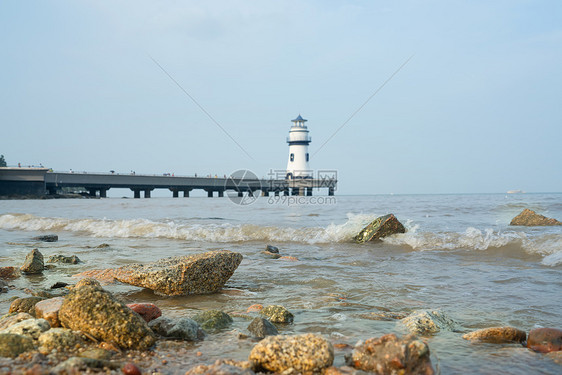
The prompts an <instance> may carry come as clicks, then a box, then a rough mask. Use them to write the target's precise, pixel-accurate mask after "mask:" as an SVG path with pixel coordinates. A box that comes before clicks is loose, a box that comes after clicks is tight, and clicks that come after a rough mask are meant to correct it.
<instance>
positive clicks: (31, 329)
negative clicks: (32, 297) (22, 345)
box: [0, 319, 51, 340]
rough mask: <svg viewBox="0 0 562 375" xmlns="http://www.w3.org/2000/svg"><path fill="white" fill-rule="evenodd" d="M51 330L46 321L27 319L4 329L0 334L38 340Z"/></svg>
mask: <svg viewBox="0 0 562 375" xmlns="http://www.w3.org/2000/svg"><path fill="white" fill-rule="evenodd" d="M50 328H51V326H50V325H49V322H47V321H46V320H45V319H26V320H22V321H21V322H19V323H16V324H13V325H11V326H9V327H8V328H5V329H3V330H2V331H0V333H12V334H16V335H22V336H28V337H29V338H31V339H33V340H37V339H38V338H39V336H40V335H41V334H42V333H43V332H45V331H48V330H49V329H50Z"/></svg>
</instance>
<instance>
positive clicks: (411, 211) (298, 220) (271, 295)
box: [0, 194, 562, 374]
mask: <svg viewBox="0 0 562 375" xmlns="http://www.w3.org/2000/svg"><path fill="white" fill-rule="evenodd" d="M330 198H331V197H330ZM330 198H329V197H313V199H312V200H310V198H300V201H299V202H296V201H292V200H291V201H289V200H287V198H284V197H280V198H275V197H270V198H267V197H261V198H259V199H258V200H257V201H256V202H255V203H254V204H252V205H244V206H241V205H235V204H233V203H232V202H230V201H229V200H228V198H213V199H211V198H175V199H173V198H151V199H118V198H108V199H84V200H82V199H79V200H24V201H0V241H1V242H0V243H1V246H0V261H1V265H2V266H6V265H20V264H21V263H22V262H23V259H24V257H25V255H26V254H27V252H29V250H30V249H32V248H34V247H37V248H39V249H40V250H41V252H42V253H43V254H44V255H45V256H46V257H48V256H49V255H52V254H59V253H60V254H64V255H72V254H76V255H77V256H78V257H79V258H80V259H82V260H83V261H84V263H81V264H78V265H58V266H57V268H56V269H55V270H51V271H48V272H45V273H44V274H43V275H42V276H35V277H25V276H24V277H22V278H20V279H17V280H15V281H14V282H13V284H14V285H15V286H16V287H18V288H25V287H30V284H31V286H32V287H34V288H48V287H49V286H50V285H52V284H54V282H56V281H66V282H69V283H74V282H75V281H76V280H75V279H73V278H72V277H71V275H73V274H76V273H78V272H82V271H85V270H88V269H92V268H106V267H116V266H120V265H123V264H127V263H131V262H148V261H152V260H156V259H159V258H163V257H168V256H174V255H183V254H193V253H198V252H202V251H207V250H215V249H229V250H232V251H237V252H240V253H242V254H243V255H244V260H243V261H242V263H241V265H240V267H239V268H238V269H237V271H236V272H235V273H234V275H233V277H232V278H231V279H230V280H229V282H228V283H227V288H225V289H224V290H223V291H222V292H221V293H218V294H214V295H208V296H187V297H162V296H158V295H155V294H153V293H152V292H150V291H147V290H143V289H140V288H135V287H129V286H125V285H108V286H107V289H108V290H111V291H113V292H115V293H117V294H118V295H119V297H120V298H122V299H123V300H125V301H127V302H153V303H156V304H157V305H158V306H159V307H160V308H161V309H162V310H163V312H164V314H165V315H168V316H182V315H191V314H194V313H195V312H196V311H197V310H201V309H209V308H218V309H222V310H225V311H228V312H245V311H246V309H247V308H248V306H250V305H252V304H255V303H260V304H263V305H268V304H282V305H284V306H285V307H287V308H288V309H289V310H291V311H292V312H293V313H294V314H295V323H294V324H293V325H289V326H285V327H282V328H281V332H282V333H287V334H293V333H305V332H317V333H322V334H324V335H326V336H327V337H330V338H331V339H332V341H333V342H334V343H347V344H351V345H353V344H355V343H356V342H357V341H358V340H360V339H365V338H369V337H373V336H380V335H382V334H385V333H390V332H395V333H399V334H403V333H405V332H406V331H405V329H404V328H403V327H402V326H401V325H400V323H398V322H397V321H375V320H368V319H365V318H364V317H363V315H364V314H367V313H369V312H380V311H393V312H409V311H413V310H417V309H441V310H443V311H444V312H445V313H446V314H447V315H449V316H450V317H451V318H452V319H454V320H455V321H457V322H458V323H459V325H460V328H459V331H458V332H440V333H438V334H436V335H433V336H428V337H426V338H425V339H426V340H427V342H428V344H429V347H430V349H431V352H432V361H433V363H434V365H435V366H436V367H438V368H439V369H440V370H441V372H442V373H443V374H455V373H472V374H493V373H510V374H529V373H537V374H554V373H560V371H561V370H562V368H561V366H560V365H558V364H555V363H554V362H552V361H551V360H550V359H548V358H547V357H545V356H544V355H540V354H536V353H533V352H530V351H528V350H527V349H524V348H522V347H521V346H519V345H491V344H474V343H469V342H466V341H465V340H463V339H462V338H461V336H462V334H463V332H468V331H470V330H473V329H478V328H484V327H490V326H500V325H511V326H515V327H518V328H520V329H523V330H526V331H529V330H530V329H532V328H536V327H557V328H561V327H562V311H561V310H560V306H562V293H561V292H560V290H562V277H561V276H562V227H540V228H523V227H510V226H509V225H508V224H509V222H510V220H511V219H512V218H513V217H514V216H516V215H517V214H518V213H519V212H521V211H522V210H523V208H531V209H533V210H535V211H537V212H539V213H541V214H543V215H545V216H548V217H554V218H558V219H562V194H512V195H504V194H474V195H388V196H336V197H334V198H335V201H334V200H330ZM386 213H394V214H395V215H396V216H397V218H398V219H399V220H400V221H401V222H402V223H404V224H405V225H406V227H407V228H408V232H407V233H405V234H402V235H396V236H393V237H390V238H387V239H385V241H383V242H379V243H367V244H362V245H357V244H354V243H352V242H351V239H352V237H353V235H354V234H356V233H357V232H358V231H359V230H360V229H361V228H362V227H363V226H364V225H365V224H367V223H368V222H369V221H370V220H372V219H374V218H376V217H377V216H380V215H383V214H386ZM44 233H57V234H58V235H59V241H58V242H56V243H37V242H34V241H32V240H31V237H33V236H35V235H39V234H44ZM102 243H107V244H109V245H110V246H109V247H108V248H103V249H96V248H95V247H96V246H98V245H100V244H102ZM266 244H272V245H275V246H278V247H279V249H280V252H281V253H282V255H289V256H294V257H296V258H298V261H296V262H295V261H288V260H272V259H267V258H266V257H265V256H263V255H262V254H261V253H260V251H261V250H263V249H264V247H265V245H266ZM24 294H25V293H24V292H23V290H21V289H15V290H11V291H10V292H9V293H8V295H5V294H4V295H2V296H1V297H0V298H1V300H0V312H1V313H4V312H7V310H8V307H9V301H8V298H9V297H11V296H14V295H22V296H23V295H24ZM247 325H248V321H247V320H244V319H243V318H240V317H237V318H235V322H234V324H233V327H232V328H233V330H227V331H224V332H221V333H218V334H211V335H209V336H208V337H207V339H206V340H205V341H203V342H201V343H197V344H181V345H183V346H182V347H181V349H178V345H179V344H177V343H176V344H162V346H161V347H160V349H159V350H161V351H162V353H168V354H169V356H170V359H169V363H168V365H167V367H164V368H162V369H160V370H161V371H164V372H166V371H167V372H168V373H175V372H177V373H183V372H185V369H186V368H187V367H189V365H190V364H193V363H200V362H203V363H206V362H212V361H213V360H214V359H216V358H235V359H246V358H247V356H248V354H249V351H250V350H251V348H252V346H253V345H254V342H252V341H251V340H240V339H239V338H238V335H237V333H236V332H235V331H234V330H237V331H240V332H245V328H246V327H247ZM166 346H171V348H168V349H165V348H164V347H166ZM178 351H181V353H185V354H182V355H181V356H177V355H174V353H176V352H178ZM197 351H200V352H202V353H203V355H202V356H200V357H196V356H195V355H194V353H195V352H197ZM343 354H344V352H342V351H336V365H341V364H343V361H344V360H343ZM506 363H508V364H509V365H506ZM506 366H507V367H506ZM181 371H183V372H181Z"/></svg>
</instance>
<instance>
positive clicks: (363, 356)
mask: <svg viewBox="0 0 562 375" xmlns="http://www.w3.org/2000/svg"><path fill="white" fill-rule="evenodd" d="M348 364H349V365H350V366H353V367H355V368H356V369H359V370H362V371H368V372H371V373H375V374H380V375H386V374H420V375H422V374H423V375H431V374H434V373H435V371H434V370H433V367H432V365H431V360H430V358H429V347H428V346H427V345H426V344H425V343H424V342H423V341H421V340H418V339H417V338H416V337H415V336H413V335H409V336H406V337H404V338H403V339H399V338H398V337H397V336H396V335H394V334H388V335H384V336H382V337H379V338H371V339H368V340H366V341H365V342H364V343H360V344H359V345H357V346H356V347H355V349H354V350H353V352H352V353H351V357H349V358H348Z"/></svg>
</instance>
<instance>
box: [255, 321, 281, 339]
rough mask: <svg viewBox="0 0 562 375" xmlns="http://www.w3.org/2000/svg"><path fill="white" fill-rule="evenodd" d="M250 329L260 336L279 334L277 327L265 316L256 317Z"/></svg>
mask: <svg viewBox="0 0 562 375" xmlns="http://www.w3.org/2000/svg"><path fill="white" fill-rule="evenodd" d="M248 331H249V332H250V333H251V334H252V335H254V336H255V337H258V338H264V337H266V336H275V335H278V334H279V331H277V327H275V326H274V325H273V324H272V323H271V322H270V321H269V320H267V319H264V318H259V317H258V318H255V319H254V320H252V322H251V323H250V325H249V326H248Z"/></svg>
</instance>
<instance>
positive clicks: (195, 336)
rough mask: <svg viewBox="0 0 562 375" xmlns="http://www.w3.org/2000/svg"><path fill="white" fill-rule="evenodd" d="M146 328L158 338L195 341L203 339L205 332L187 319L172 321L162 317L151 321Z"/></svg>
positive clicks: (193, 321)
mask: <svg viewBox="0 0 562 375" xmlns="http://www.w3.org/2000/svg"><path fill="white" fill-rule="evenodd" d="M148 326H149V327H150V328H151V329H152V330H153V331H154V332H156V333H157V334H159V335H160V336H164V337H168V338H171V339H181V340H187V341H197V340H203V339H204V338H205V332H203V330H202V329H201V327H200V326H199V324H197V322H196V321H195V320H193V319H189V318H180V319H174V320H172V319H170V318H166V317H163V316H162V317H160V318H157V319H154V320H153V321H151V322H150V323H149V324H148Z"/></svg>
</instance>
